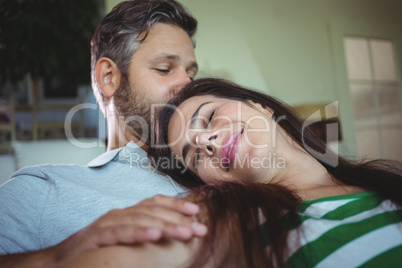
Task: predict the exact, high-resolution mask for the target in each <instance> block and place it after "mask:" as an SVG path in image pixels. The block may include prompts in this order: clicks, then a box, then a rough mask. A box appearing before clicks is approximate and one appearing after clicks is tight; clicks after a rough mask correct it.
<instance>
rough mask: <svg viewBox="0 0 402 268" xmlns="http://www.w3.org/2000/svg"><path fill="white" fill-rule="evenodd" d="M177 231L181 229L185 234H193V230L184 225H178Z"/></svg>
mask: <svg viewBox="0 0 402 268" xmlns="http://www.w3.org/2000/svg"><path fill="white" fill-rule="evenodd" d="M176 229H177V231H179V232H180V233H182V234H184V235H190V234H191V230H190V229H189V228H187V227H184V226H180V225H178V226H177V227H176Z"/></svg>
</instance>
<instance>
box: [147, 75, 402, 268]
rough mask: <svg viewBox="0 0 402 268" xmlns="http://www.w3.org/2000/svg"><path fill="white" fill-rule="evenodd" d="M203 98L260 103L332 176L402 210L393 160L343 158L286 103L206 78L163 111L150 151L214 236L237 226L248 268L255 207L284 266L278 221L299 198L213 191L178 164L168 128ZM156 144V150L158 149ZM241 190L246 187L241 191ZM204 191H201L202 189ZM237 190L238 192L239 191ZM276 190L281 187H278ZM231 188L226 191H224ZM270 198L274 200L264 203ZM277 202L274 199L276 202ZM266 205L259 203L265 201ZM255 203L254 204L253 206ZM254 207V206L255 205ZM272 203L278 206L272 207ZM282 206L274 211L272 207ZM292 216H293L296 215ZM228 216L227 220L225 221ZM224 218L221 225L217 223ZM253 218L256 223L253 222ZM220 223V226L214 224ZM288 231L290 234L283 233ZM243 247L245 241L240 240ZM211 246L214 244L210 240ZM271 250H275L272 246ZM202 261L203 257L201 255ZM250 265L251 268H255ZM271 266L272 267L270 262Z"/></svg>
mask: <svg viewBox="0 0 402 268" xmlns="http://www.w3.org/2000/svg"><path fill="white" fill-rule="evenodd" d="M202 95H212V96H215V97H218V98H227V99H233V100H239V101H245V100H251V101H253V102H255V103H259V104H261V105H262V106H263V107H267V108H270V109H271V110H273V111H274V116H275V118H277V123H278V124H279V125H280V126H281V127H282V129H283V130H285V131H286V133H287V134H288V135H289V136H290V137H291V139H292V140H293V141H294V142H296V143H297V144H299V145H300V146H301V147H302V148H304V149H305V150H306V151H307V152H308V153H309V154H310V155H312V156H313V157H314V158H315V159H316V160H317V161H319V162H320V163H321V164H322V165H323V166H324V167H325V168H326V169H327V171H328V172H329V173H330V174H331V175H332V176H333V177H334V178H335V179H336V180H339V181H341V182H343V183H344V184H346V185H353V186H359V187H362V188H365V189H367V190H368V191H375V192H377V193H378V194H380V195H382V196H383V197H386V198H389V199H391V200H392V201H394V202H395V203H398V204H400V205H402V168H401V164H400V163H399V162H395V161H389V160H372V161H367V162H358V161H352V160H348V159H346V158H343V157H341V156H339V155H337V154H335V153H334V152H332V151H331V150H329V149H328V147H327V144H326V143H325V142H324V141H323V140H322V139H321V138H320V137H319V136H317V135H316V134H315V133H314V132H312V131H311V129H310V128H303V121H302V120H301V119H300V118H299V117H298V116H297V115H296V114H295V113H294V112H293V111H292V109H291V108H290V107H289V106H288V105H286V104H284V103H283V102H281V101H279V100H277V99H275V98H273V97H271V96H268V95H266V94H263V93H260V92H256V91H253V90H249V89H246V88H243V87H241V86H239V85H236V84H234V83H232V82H229V81H225V80H221V79H214V78H204V79H198V80H195V81H193V82H191V83H190V84H188V85H187V86H185V87H184V88H183V89H182V91H181V92H180V94H179V95H178V96H177V97H176V98H174V99H172V100H171V101H170V102H169V103H168V105H167V106H166V107H164V108H163V109H162V110H161V111H160V112H159V115H158V118H157V120H156V123H155V127H156V128H155V133H157V135H156V136H155V137H154V138H155V139H154V140H153V144H151V146H150V150H149V156H150V160H151V162H152V163H156V164H155V166H156V168H157V169H159V170H160V171H162V172H164V173H166V174H167V175H169V176H171V177H172V178H173V179H174V180H175V181H177V182H178V183H180V184H181V185H183V186H185V187H187V188H189V189H192V191H193V193H194V194H193V195H192V196H193V197H194V198H195V199H197V198H198V199H197V200H198V201H200V202H201V204H204V205H205V206H206V208H207V210H208V213H207V215H208V220H207V222H208V223H209V224H212V231H213V232H214V230H219V229H221V228H223V227H224V226H226V225H230V226H234V227H233V228H235V229H238V230H239V231H240V232H241V233H242V234H243V236H242V238H239V239H241V240H242V245H243V246H242V248H243V249H244V250H245V251H246V253H245V256H247V258H246V259H247V263H248V267H255V266H254V265H253V262H252V260H251V259H250V256H253V254H255V253H253V251H252V248H254V247H255V244H253V243H255V241H254V240H253V239H252V238H251V236H250V237H247V236H244V235H245V229H244V228H243V227H244V226H245V224H247V221H248V220H250V221H251V225H253V224H255V223H256V222H255V221H254V220H255V219H256V217H257V216H258V211H257V210H255V209H254V208H255V207H259V208H261V209H263V211H264V217H265V218H266V219H267V222H268V225H267V230H268V234H269V240H270V241H276V242H275V247H273V246H272V247H270V248H271V249H272V250H271V251H270V252H271V253H272V254H273V255H272V256H274V257H272V256H271V257H270V258H269V260H270V261H272V262H271V264H272V263H275V262H276V264H281V263H282V264H283V257H284V255H283V254H284V252H285V251H286V231H285V230H284V229H283V228H282V226H280V225H278V218H277V216H278V215H280V214H281V213H283V212H284V211H287V212H288V213H290V215H294V213H296V211H297V205H295V204H298V203H299V201H297V200H298V198H297V197H296V196H295V195H294V194H293V193H292V192H290V191H289V190H287V189H285V188H283V187H279V186H272V185H271V186H264V187H262V186H263V185H261V184H260V185H257V186H256V185H248V184H240V183H235V184H233V183H222V184H214V185H210V186H203V185H205V183H204V182H203V181H202V180H201V179H200V178H199V177H198V176H197V175H195V174H194V173H193V172H191V171H190V170H189V169H186V168H185V167H184V166H183V165H181V164H180V163H179V162H178V161H177V160H175V158H174V156H173V155H172V152H171V151H170V149H169V147H168V138H167V137H168V136H167V134H168V133H167V131H168V124H169V121H170V118H171V116H172V115H173V113H174V111H175V109H173V108H174V107H178V106H179V105H180V104H181V103H182V102H184V101H185V100H187V99H189V98H191V97H194V96H202ZM172 107H173V108H172ZM155 145H156V146H155ZM166 159H170V160H172V161H171V164H170V165H166V164H165V165H158V164H157V163H160V162H161V161H166ZM239 185H241V186H239ZM200 186H202V187H201V188H199V187H200ZM236 187H237V188H236ZM275 187H276V188H275ZM225 189H227V191H225ZM265 195H269V196H270V197H269V198H270V199H267V198H265V197H264V196H265ZM271 197H272V198H271ZM260 198H261V202H260V203H258V202H259V201H258V200H255V199H260ZM217 199H218V200H219V202H222V207H221V208H217V207H216V206H217V205H218V204H219V203H217V202H218V200H217ZM240 199H243V200H244V201H245V199H253V200H254V201H255V202H257V203H258V204H259V205H258V206H257V205H256V204H257V203H248V201H247V202H244V203H239V202H237V203H233V205H232V202H231V200H240ZM254 201H252V202H254ZM250 202H251V201H250ZM270 202H273V203H270ZM274 203H275V204H278V205H277V206H275V205H274V206H271V204H274ZM232 206H233V207H234V208H235V210H236V213H239V214H238V215H247V217H246V218H245V220H246V222H240V221H235V223H233V222H232V221H233V217H232V216H230V215H231V214H230V213H229V214H228V211H230V210H231V208H232ZM225 211H226V212H225ZM292 213H293V214H292ZM222 215H223V216H222ZM217 219H222V220H217ZM252 219H254V220H252ZM215 221H217V222H215ZM284 232H285V233H284ZM208 237H209V239H212V240H214V241H215V243H218V242H216V241H220V240H222V239H225V238H223V237H222V235H220V234H219V233H218V234H216V235H213V236H211V233H209V234H208ZM239 242H240V241H239ZM208 243H212V241H209V242H208ZM270 245H274V244H273V243H270ZM207 248H208V245H207V244H204V247H203V248H202V251H203V252H204V253H205V251H206V250H207ZM198 258H200V255H198ZM250 265H251V266H250ZM265 265H267V263H265Z"/></svg>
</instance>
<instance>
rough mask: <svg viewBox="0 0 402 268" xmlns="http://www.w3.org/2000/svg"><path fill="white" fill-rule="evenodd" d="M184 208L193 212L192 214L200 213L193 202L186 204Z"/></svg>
mask: <svg viewBox="0 0 402 268" xmlns="http://www.w3.org/2000/svg"><path fill="white" fill-rule="evenodd" d="M184 206H185V207H186V208H187V209H189V210H191V212H193V213H197V212H198V209H199V208H198V205H196V204H194V203H191V202H186V203H184Z"/></svg>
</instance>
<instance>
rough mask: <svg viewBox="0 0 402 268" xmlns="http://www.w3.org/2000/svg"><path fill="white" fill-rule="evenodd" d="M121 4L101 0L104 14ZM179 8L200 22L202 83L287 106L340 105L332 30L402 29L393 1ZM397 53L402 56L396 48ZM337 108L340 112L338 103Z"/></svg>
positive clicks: (262, 1)
mask: <svg viewBox="0 0 402 268" xmlns="http://www.w3.org/2000/svg"><path fill="white" fill-rule="evenodd" d="M118 2H120V1H119V0H106V11H107V12H108V11H110V10H111V8H112V7H113V6H114V5H116V4H117V3H118ZM180 2H182V3H183V4H184V5H185V6H186V7H187V8H188V9H189V10H190V11H191V13H192V14H193V15H194V16H195V17H196V18H197V20H198V22H199V28H198V32H197V35H196V43H197V47H196V55H197V58H198V61H199V65H200V67H201V69H200V73H201V75H204V74H205V73H207V74H217V75H219V76H224V77H227V78H229V79H232V80H233V81H235V82H237V83H240V84H242V85H245V86H248V87H251V88H257V89H260V90H263V91H265V92H267V93H270V94H272V95H274V96H276V97H278V98H280V99H282V100H284V101H286V102H288V103H290V104H300V103H308V102H328V103H329V102H333V101H336V100H339V99H340V97H339V96H340V91H342V90H344V89H343V88H342V86H343V85H339V83H338V82H337V74H336V72H337V71H336V68H335V64H334V53H333V48H332V46H333V40H331V24H332V23H337V22H343V21H354V22H359V23H360V24H365V23H366V24H367V25H373V24H377V23H378V24H381V25H385V24H389V25H398V27H399V26H400V25H402V16H401V15H400V11H401V10H402V1H395V0H382V1H378V0H353V1H351V0H202V1H201V0H180ZM367 27H369V26H367ZM401 35H402V34H401ZM397 50H399V51H400V54H402V52H401V51H402V45H401V44H400V43H399V44H397ZM399 59H400V61H401V59H402V55H399ZM399 75H400V73H399ZM339 105H340V109H343V108H342V106H343V103H340V104H339ZM348 111H349V110H348ZM341 114H342V111H341ZM341 119H342V118H341ZM349 127H350V126H348V125H347V126H345V128H349ZM345 133H346V134H347V135H353V132H352V131H349V132H345ZM345 133H344V134H345ZM344 137H345V136H344ZM345 138H346V140H350V141H352V142H348V144H347V147H350V150H349V151H350V152H353V151H354V149H353V147H354V144H353V141H354V138H353V139H348V137H345Z"/></svg>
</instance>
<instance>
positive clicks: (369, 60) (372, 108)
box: [344, 36, 402, 161]
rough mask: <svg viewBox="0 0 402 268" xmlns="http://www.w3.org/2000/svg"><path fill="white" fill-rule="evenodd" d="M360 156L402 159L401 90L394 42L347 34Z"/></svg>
mask: <svg viewBox="0 0 402 268" xmlns="http://www.w3.org/2000/svg"><path fill="white" fill-rule="evenodd" d="M344 46H345V54H346V55H345V56H346V65H347V69H348V77H349V89H350V95H351V97H352V103H353V110H354V122H355V134H356V141H357V150H358V155H359V158H361V159H364V158H386V159H395V160H400V161H402V141H401V139H402V109H401V90H400V83H399V78H398V75H397V68H396V62H395V59H396V56H395V52H394V48H393V43H392V42H391V41H389V40H386V39H374V38H362V37H351V36H349V37H345V38H344Z"/></svg>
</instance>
